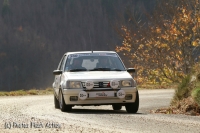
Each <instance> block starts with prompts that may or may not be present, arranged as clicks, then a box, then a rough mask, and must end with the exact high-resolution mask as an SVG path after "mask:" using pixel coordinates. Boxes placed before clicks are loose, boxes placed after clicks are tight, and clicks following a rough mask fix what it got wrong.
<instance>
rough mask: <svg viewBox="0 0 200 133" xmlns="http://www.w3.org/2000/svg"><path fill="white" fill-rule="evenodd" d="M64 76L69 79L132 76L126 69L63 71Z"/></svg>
mask: <svg viewBox="0 0 200 133" xmlns="http://www.w3.org/2000/svg"><path fill="white" fill-rule="evenodd" d="M64 76H65V77H66V78H67V79H70V80H88V79H92V80H95V79H104V80H105V79H108V80H109V79H130V78H132V76H131V75H130V74H129V73H128V72H127V71H119V72H118V71H117V72H116V71H89V72H88V71H87V72H65V73H64Z"/></svg>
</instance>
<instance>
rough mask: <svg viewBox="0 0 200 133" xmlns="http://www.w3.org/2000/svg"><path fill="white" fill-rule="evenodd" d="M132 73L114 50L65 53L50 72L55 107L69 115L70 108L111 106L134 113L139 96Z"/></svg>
mask: <svg viewBox="0 0 200 133" xmlns="http://www.w3.org/2000/svg"><path fill="white" fill-rule="evenodd" d="M132 72H135V69H134V68H128V69H127V68H125V66H124V64H123V62H122V60H121V59H120V57H119V55H118V54H117V53H116V52H113V51H83V52H67V53H65V54H64V56H63V57H62V59H61V61H60V63H59V65H58V68H57V70H54V71H53V74H54V75H55V80H54V82H53V89H54V104H55V108H60V109H61V111H67V112H69V111H72V107H73V106H87V105H112V108H113V110H120V109H121V108H122V106H125V108H126V111H127V112H128V113H136V112H137V111H138V108H139V94H138V90H137V84H136V81H135V80H134V79H133V78H132V76H131V75H130V74H129V73H132Z"/></svg>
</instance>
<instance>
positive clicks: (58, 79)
mask: <svg viewBox="0 0 200 133" xmlns="http://www.w3.org/2000/svg"><path fill="white" fill-rule="evenodd" d="M66 57H67V56H66V55H64V56H63V58H62V59H61V61H60V63H59V65H58V68H57V70H61V71H63V72H64V64H65V61H66ZM61 76H62V74H60V75H55V88H54V89H55V92H56V94H57V95H58V93H59V88H60V82H61Z"/></svg>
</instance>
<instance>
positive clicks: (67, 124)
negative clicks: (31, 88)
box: [0, 89, 200, 133]
mask: <svg viewBox="0 0 200 133" xmlns="http://www.w3.org/2000/svg"><path fill="white" fill-rule="evenodd" d="M173 93H174V90H171V89H163V90H162V89H160V90H140V91H139V94H140V108H139V111H138V113H137V114H128V113H127V112H126V111H125V108H124V107H123V108H122V110H120V111H113V110H112V107H111V106H85V107H81V106H76V107H74V108H73V112H71V113H65V112H61V111H60V110H59V109H55V108H54V103H53V95H44V96H12V97H0V133H4V132H5V133H10V132H14V133H15V132H19V133H22V132H27V133H29V132H58V133H60V132H63V133H64V132H65V133H134V132H136V133H137V132H138V133H143V132H144V133H157V132H161V133H165V132H166V133H169V132H170V133H179V132H181V133H184V132H185V133H200V117H199V116H186V115H167V114H151V113H150V110H152V109H157V108H161V107H166V106H168V105H169V103H170V100H171V98H172V97H173Z"/></svg>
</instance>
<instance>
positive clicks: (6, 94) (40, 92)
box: [0, 88, 53, 96]
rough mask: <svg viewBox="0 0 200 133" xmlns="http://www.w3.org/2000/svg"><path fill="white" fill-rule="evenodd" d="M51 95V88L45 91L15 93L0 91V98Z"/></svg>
mask: <svg viewBox="0 0 200 133" xmlns="http://www.w3.org/2000/svg"><path fill="white" fill-rule="evenodd" d="M48 94H53V89H52V88H46V89H40V90H39V89H35V88H34V89H30V90H17V91H10V92H6V91H0V96H25V95H48Z"/></svg>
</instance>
